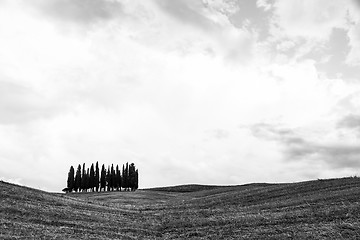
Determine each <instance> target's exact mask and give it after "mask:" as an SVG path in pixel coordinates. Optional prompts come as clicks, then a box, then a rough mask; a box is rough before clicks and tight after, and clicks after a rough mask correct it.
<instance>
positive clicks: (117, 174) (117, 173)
mask: <svg viewBox="0 0 360 240" xmlns="http://www.w3.org/2000/svg"><path fill="white" fill-rule="evenodd" d="M116 190H117V191H119V190H120V191H121V174H120V170H119V165H116Z"/></svg>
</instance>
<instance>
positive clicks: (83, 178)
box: [65, 162, 139, 192]
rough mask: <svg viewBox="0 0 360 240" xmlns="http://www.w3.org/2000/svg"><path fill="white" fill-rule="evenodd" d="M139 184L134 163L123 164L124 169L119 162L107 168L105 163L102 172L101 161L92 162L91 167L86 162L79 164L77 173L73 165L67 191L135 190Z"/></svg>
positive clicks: (69, 174)
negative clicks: (87, 166)
mask: <svg viewBox="0 0 360 240" xmlns="http://www.w3.org/2000/svg"><path fill="white" fill-rule="evenodd" d="M138 186H139V172H138V170H137V169H136V167H135V164H134V163H131V164H130V165H129V163H128V162H127V163H126V164H125V165H124V164H123V165H122V171H121V170H120V168H119V165H118V164H117V165H116V167H115V168H114V164H111V167H110V165H108V168H107V170H106V168H105V165H104V164H103V165H102V168H101V172H100V171H99V162H96V165H94V163H92V164H91V167H90V168H86V166H85V163H83V165H82V168H81V164H79V165H78V167H77V170H76V173H75V172H74V167H73V166H71V167H70V170H69V173H68V179H67V188H65V189H66V191H68V192H72V191H75V192H77V191H83V192H87V191H88V190H89V189H91V191H92V192H94V191H96V192H98V191H114V190H116V191H121V190H122V189H124V190H125V191H129V190H131V191H135V190H136V189H138Z"/></svg>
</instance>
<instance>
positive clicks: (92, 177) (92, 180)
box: [89, 164, 95, 192]
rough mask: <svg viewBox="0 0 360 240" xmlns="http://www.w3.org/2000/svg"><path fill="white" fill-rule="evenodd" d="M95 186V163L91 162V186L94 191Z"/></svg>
mask: <svg viewBox="0 0 360 240" xmlns="http://www.w3.org/2000/svg"><path fill="white" fill-rule="evenodd" d="M94 187H95V171H94V164H91V167H90V176H89V188H90V189H91V191H92V192H94Z"/></svg>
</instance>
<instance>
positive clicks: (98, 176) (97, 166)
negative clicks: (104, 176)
mask: <svg viewBox="0 0 360 240" xmlns="http://www.w3.org/2000/svg"><path fill="white" fill-rule="evenodd" d="M99 178H100V173H99V163H98V162H96V167H95V189H96V192H98V191H99Z"/></svg>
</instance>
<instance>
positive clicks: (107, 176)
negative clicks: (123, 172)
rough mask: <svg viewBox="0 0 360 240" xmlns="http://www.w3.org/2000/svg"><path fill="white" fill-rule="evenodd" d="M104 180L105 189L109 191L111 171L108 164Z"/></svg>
mask: <svg viewBox="0 0 360 240" xmlns="http://www.w3.org/2000/svg"><path fill="white" fill-rule="evenodd" d="M106 182H107V190H108V191H110V188H111V172H110V166H108V170H107V173H106Z"/></svg>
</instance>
